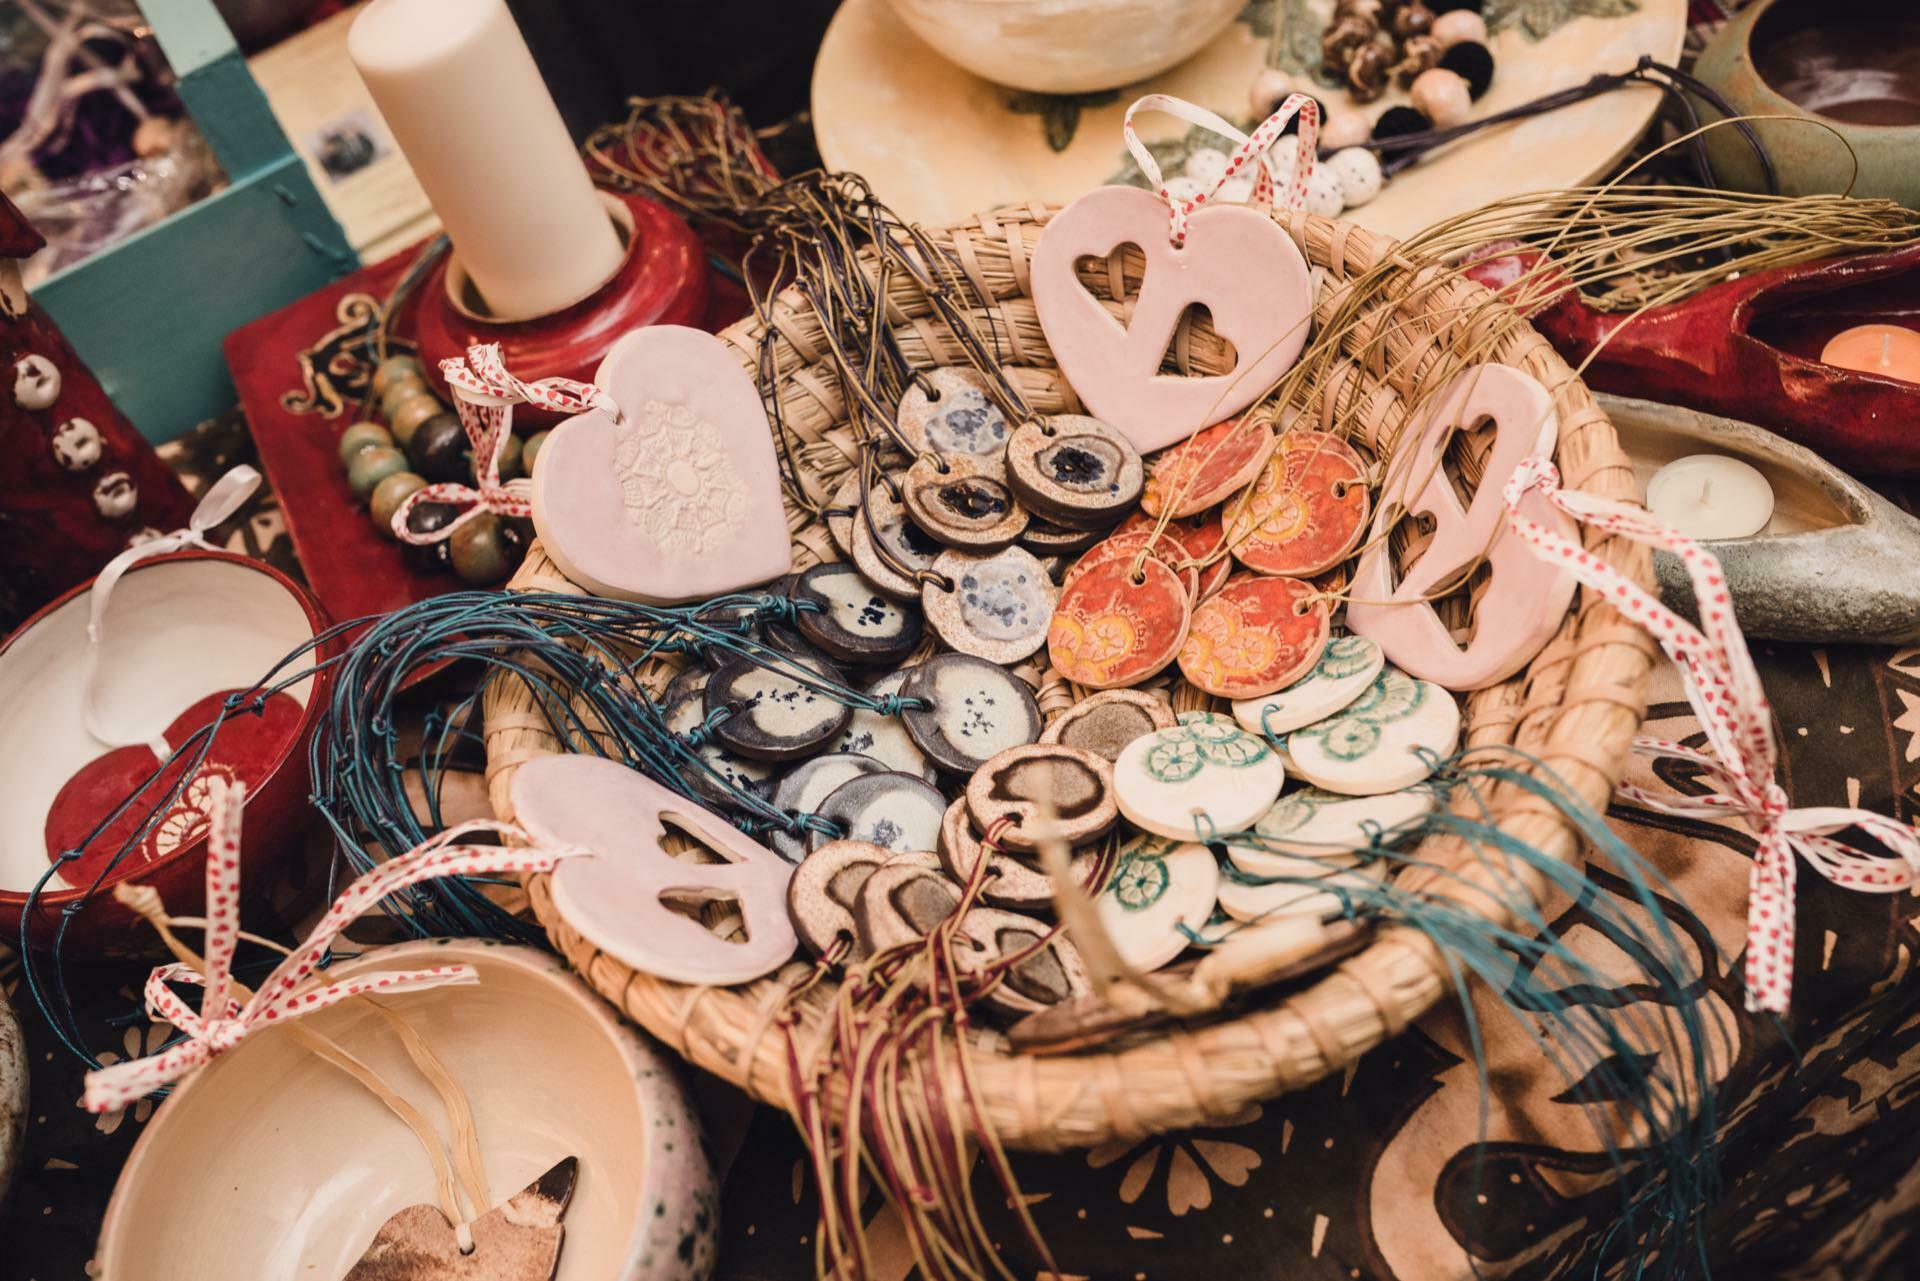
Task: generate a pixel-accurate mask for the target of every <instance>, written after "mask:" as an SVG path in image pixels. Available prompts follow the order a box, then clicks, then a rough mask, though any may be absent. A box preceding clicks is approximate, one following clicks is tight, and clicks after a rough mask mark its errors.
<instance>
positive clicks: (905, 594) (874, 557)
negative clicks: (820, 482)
mask: <svg viewBox="0 0 1920 1281" xmlns="http://www.w3.org/2000/svg"><path fill="white" fill-rule="evenodd" d="M848 542H849V543H850V544H851V545H852V550H850V551H849V552H848V553H847V554H848V555H849V556H851V557H852V558H853V566H854V568H855V569H857V570H859V571H860V573H861V575H862V576H863V577H865V578H866V580H867V581H868V582H870V583H872V584H873V585H874V586H875V587H876V588H878V589H879V590H880V591H882V592H884V593H886V594H887V595H888V596H891V597H893V598H894V599H895V600H919V599H920V583H919V580H917V579H915V578H913V577H911V574H913V573H918V572H919V571H921V570H924V569H931V568H933V561H934V558H935V557H937V556H938V555H940V553H941V552H943V551H945V550H946V545H945V544H944V543H941V542H938V541H936V540H934V539H932V538H929V537H927V536H926V534H924V533H922V532H921V529H920V527H919V526H918V525H916V524H914V523H913V522H912V521H910V520H908V519H907V514H906V509H905V508H903V507H902V506H901V505H900V503H899V502H898V501H897V500H896V499H895V498H894V497H893V495H892V494H891V493H890V492H889V491H888V489H887V486H886V483H885V482H884V481H879V482H876V483H875V484H874V486H873V487H872V489H870V490H868V492H867V500H866V504H865V506H863V507H862V508H861V509H860V510H858V511H856V512H854V514H853V522H852V529H851V532H850V533H849V534H848ZM883 549H884V552H885V553H886V555H888V556H891V557H892V559H893V562H894V563H897V564H898V565H900V566H901V567H902V568H903V569H905V570H907V571H908V573H906V574H903V573H901V572H900V570H898V569H895V568H894V565H893V564H890V563H889V562H888V560H887V559H886V556H883V555H882V551H883Z"/></svg>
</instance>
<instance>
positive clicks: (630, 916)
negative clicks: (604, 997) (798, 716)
mask: <svg viewBox="0 0 1920 1281" xmlns="http://www.w3.org/2000/svg"><path fill="white" fill-rule="evenodd" d="M543 465H544V464H543ZM509 791H510V794H511V797H512V801H513V812H514V816H515V818H516V819H517V820H518V821H519V823H520V824H521V826H523V827H525V828H526V829H527V831H528V832H530V833H532V835H533V837H534V839H535V840H537V841H542V842H549V843H553V844H558V845H582V846H585V847H586V848H587V849H590V850H592V851H593V854H592V855H591V856H589V857H583V858H572V859H567V860H565V861H564V862H562V863H561V864H560V865H559V866H558V867H557V868H555V869H554V872H553V879H552V883H551V886H552V892H553V903H554V908H555V909H556V910H557V911H558V912H559V913H560V916H561V917H562V919H564V920H565V921H566V922H567V924H569V925H570V926H572V927H573V928H574V929H576V930H578V931H579V932H580V934H581V937H583V938H585V939H586V940H587V941H588V942H590V943H592V944H593V945H594V946H595V947H597V948H599V949H600V950H601V951H603V952H605V953H607V954H608V955H609V956H612V957H613V958H614V959H615V960H617V961H619V962H621V963H622V964H624V965H629V966H631V967H633V968H634V969H636V970H639V971H640V972H641V973H643V974H651V975H654V976H655V977H657V978H663V979H669V980H672V981H673V982H676V983H714V984H732V983H746V982H749V981H751V980H753V979H757V978H759V977H761V976H762V975H764V974H770V973H772V972H773V971H774V970H776V969H778V968H779V967H780V966H781V965H783V964H784V963H785V962H786V961H787V960H788V959H789V958H790V957H791V956H792V955H793V949H794V946H795V943H796V939H795V937H794V932H793V926H792V924H791V923H790V922H789V921H788V920H787V882H788V880H789V879H790V878H791V876H792V874H793V868H792V867H791V866H789V865H788V863H787V861H786V860H785V859H783V858H781V857H780V856H779V855H778V854H775V853H774V852H773V851H772V850H770V849H768V848H767V847H766V846H764V845H761V844H759V843H758V842H757V841H754V840H752V839H750V838H749V837H747V836H746V835H745V834H744V833H742V832H741V831H740V830H739V829H737V828H735V827H734V826H733V825H732V824H730V823H728V822H727V821H726V820H725V819H722V818H720V817H718V816H717V815H714V814H712V813H710V812H708V811H706V810H703V809H701V808H700V807H699V806H698V805H695V804H694V803H693V802H692V801H689V800H687V799H686V798H685V797H682V796H678V795H675V794H674V793H673V792H670V791H668V790H667V789H666V788H664V787H662V786H660V784H658V783H656V782H654V781H653V780H652V779H650V778H648V777H646V776H645V775H644V774H641V773H640V772H638V771H637V770H632V769H628V768H627V767H626V766H625V765H622V764H620V763H619V762H618V761H612V760H607V759H605V758H604V757H599V756H579V755H559V756H539V757H535V758H534V759H533V760H530V761H528V762H526V763H525V764H524V765H522V766H520V768H519V769H518V770H517V771H515V773H514V776H513V782H512V784H511V785H510V788H509ZM669 827H672V828H673V829H674V830H676V831H678V832H679V833H681V834H682V835H685V836H688V837H691V838H692V839H693V840H695V841H697V842H698V843H699V844H700V845H703V846H705V847H706V848H707V849H708V850H709V851H711V852H712V853H714V854H717V855H719V856H720V858H721V859H722V860H723V861H722V862H718V863H694V862H690V861H686V860H682V859H678V858H675V857H674V856H673V855H671V854H669V853H668V852H667V851H666V850H665V849H664V848H663V847H662V844H661V842H662V841H663V840H664V839H665V838H666V835H667V829H668V828H669ZM667 894H672V895H675V896H686V897H693V898H707V899H730V900H732V901H733V902H734V903H736V904H738V906H739V909H740V911H741V913H742V915H743V916H744V918H745V922H746V928H747V937H746V939H745V940H744V941H741V942H725V941H722V940H721V939H719V938H717V937H715V936H714V935H713V934H711V933H709V932H708V931H707V930H706V929H705V928H704V927H703V926H701V925H700V924H699V922H697V921H694V920H691V919H689V918H688V917H686V916H683V915H681V914H680V913H679V912H676V911H674V910H673V909H671V908H669V907H668V906H667V905H666V903H665V902H664V901H662V895H667Z"/></svg>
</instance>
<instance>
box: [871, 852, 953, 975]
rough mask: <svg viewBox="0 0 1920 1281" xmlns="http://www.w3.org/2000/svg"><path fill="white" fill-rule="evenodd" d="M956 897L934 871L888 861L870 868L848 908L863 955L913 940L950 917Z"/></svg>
mask: <svg viewBox="0 0 1920 1281" xmlns="http://www.w3.org/2000/svg"><path fill="white" fill-rule="evenodd" d="M960 899H961V893H960V887H959V886H958V885H955V884H954V883H953V881H952V880H951V879H949V878H948V876H947V874H946V873H945V872H943V871H941V870H940V869H939V868H938V867H931V868H929V867H921V866H918V865H916V864H909V863H890V864H888V865H887V866H885V867H881V868H877V869H875V870H874V872H873V874H872V875H871V876H869V877H867V879H866V881H865V882H863V883H862V884H861V886H860V896H859V897H858V898H857V899H855V900H854V904H853V926H854V932H855V934H856V936H857V937H858V939H859V942H860V947H861V950H862V953H863V954H864V955H869V956H870V955H872V954H873V953H875V952H884V951H886V950H887V949H888V948H892V947H898V946H900V945H901V944H903V943H915V942H918V941H919V940H921V939H923V938H925V937H926V936H927V935H929V934H931V933H932V932H933V930H934V927H935V926H937V925H939V924H940V922H942V921H944V920H946V919H947V918H948V917H949V916H952V915H953V913H954V911H955V909H957V908H958V907H959V906H960Z"/></svg>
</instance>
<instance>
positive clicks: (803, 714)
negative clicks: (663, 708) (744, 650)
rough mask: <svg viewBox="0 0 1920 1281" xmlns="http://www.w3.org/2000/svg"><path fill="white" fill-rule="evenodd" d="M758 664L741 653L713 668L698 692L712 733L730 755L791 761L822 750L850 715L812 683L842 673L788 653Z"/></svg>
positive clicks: (834, 680)
mask: <svg viewBox="0 0 1920 1281" xmlns="http://www.w3.org/2000/svg"><path fill="white" fill-rule="evenodd" d="M788 663H789V664H791V665H790V666H789V665H788V664H782V665H781V666H779V667H769V666H763V665H762V664H761V662H760V661H759V660H758V659H754V658H748V657H745V656H742V657H740V658H736V659H734V660H733V661H732V662H731V663H728V664H727V665H726V666H725V667H722V668H721V669H720V670H719V671H717V672H715V673H714V674H713V677H712V678H711V679H710V680H708V681H707V686H706V689H705V690H704V691H702V694H701V697H702V698H703V699H704V700H705V702H706V708H707V716H708V717H709V718H710V719H711V718H714V717H715V716H716V715H717V714H718V713H719V712H720V711H721V710H722V709H730V710H729V712H728V714H727V715H726V716H724V717H721V718H719V719H717V720H712V724H713V733H714V736H715V737H716V738H718V739H719V740H720V741H721V742H722V743H724V744H726V746H727V748H728V749H729V750H731V751H732V752H733V753H734V754H735V755H738V756H745V757H748V758H750V759H752V760H756V761H795V760H799V759H800V758H801V757H803V756H812V755H813V754H815V753H816V752H821V751H824V750H826V746H827V744H829V743H831V742H833V741H834V740H835V739H837V738H839V737H840V735H841V734H843V733H844V732H845V731H846V728H847V725H848V723H849V722H850V721H852V719H853V710H852V709H851V708H849V707H848V706H847V705H846V704H845V703H843V702H841V701H840V699H839V698H836V697H835V696H834V695H833V694H831V693H828V692H827V691H826V690H824V689H819V688H815V686H816V685H819V684H822V683H827V684H832V685H840V686H844V685H845V684H846V677H845V676H843V675H841V674H840V673H839V672H837V671H835V670H834V669H833V668H831V667H829V666H828V665H827V664H825V663H822V662H808V661H805V660H802V659H798V658H793V659H789V660H788Z"/></svg>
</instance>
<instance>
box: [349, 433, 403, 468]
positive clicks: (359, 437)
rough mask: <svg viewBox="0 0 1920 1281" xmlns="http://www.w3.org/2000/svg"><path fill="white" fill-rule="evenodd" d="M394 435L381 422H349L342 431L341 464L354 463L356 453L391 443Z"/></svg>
mask: <svg viewBox="0 0 1920 1281" xmlns="http://www.w3.org/2000/svg"><path fill="white" fill-rule="evenodd" d="M391 444H393V437H392V436H391V435H390V434H388V432H387V429H386V428H385V427H382V426H381V425H380V424H379V423H348V424H347V429H346V430H345V431H343V432H341V433H340V465H341V466H342V467H347V466H350V465H352V463H353V459H354V455H356V454H358V453H359V452H360V451H361V450H363V449H370V448H372V447H373V446H375V445H391Z"/></svg>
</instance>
